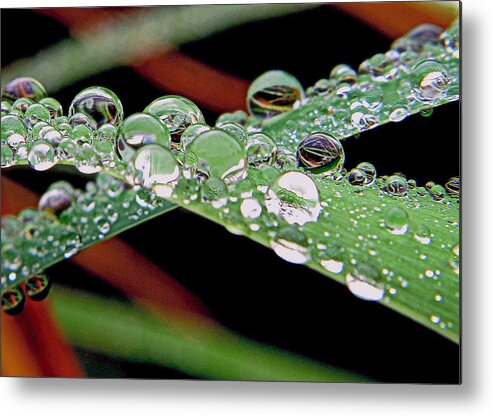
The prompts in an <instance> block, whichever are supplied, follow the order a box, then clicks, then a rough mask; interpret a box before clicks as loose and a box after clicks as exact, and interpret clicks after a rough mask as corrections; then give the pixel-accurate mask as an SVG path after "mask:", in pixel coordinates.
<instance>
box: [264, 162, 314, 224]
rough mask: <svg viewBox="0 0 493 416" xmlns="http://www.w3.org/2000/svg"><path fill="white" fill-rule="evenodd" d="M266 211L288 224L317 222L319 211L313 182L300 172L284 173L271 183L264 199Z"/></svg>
mask: <svg viewBox="0 0 493 416" xmlns="http://www.w3.org/2000/svg"><path fill="white" fill-rule="evenodd" d="M265 206H266V207H267V211H269V212H272V213H274V214H276V215H277V216H279V217H281V218H282V219H284V220H285V221H287V222H288V223H289V224H299V225H303V224H305V223H306V222H310V221H312V222H313V221H317V218H318V216H319V214H320V211H321V206H320V200H319V194H318V189H317V186H316V185H315V182H313V180H312V179H311V178H310V177H309V176H308V175H305V174H304V173H301V172H285V173H282V174H281V175H279V176H278V177H277V178H276V179H274V180H273V181H272V183H271V184H270V185H269V188H268V190H267V195H266V199H265Z"/></svg>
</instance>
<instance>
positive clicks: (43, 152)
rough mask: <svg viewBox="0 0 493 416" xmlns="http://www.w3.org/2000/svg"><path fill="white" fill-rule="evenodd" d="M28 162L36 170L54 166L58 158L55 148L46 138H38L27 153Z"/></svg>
mask: <svg viewBox="0 0 493 416" xmlns="http://www.w3.org/2000/svg"><path fill="white" fill-rule="evenodd" d="M27 160H28V162H29V164H30V165H31V166H32V167H33V168H34V169H36V170H47V169H50V168H52V167H53V166H55V164H56V163H57V161H58V158H57V157H56V155H55V149H54V148H53V146H52V145H51V144H50V143H48V142H47V141H46V140H38V141H36V142H35V143H34V145H33V147H31V150H30V151H29V154H28V155H27Z"/></svg>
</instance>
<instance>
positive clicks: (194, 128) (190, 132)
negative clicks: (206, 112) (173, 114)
mask: <svg viewBox="0 0 493 416" xmlns="http://www.w3.org/2000/svg"><path fill="white" fill-rule="evenodd" d="M210 129H211V127H210V126H208V125H207V124H203V123H197V124H192V125H191V126H189V127H187V128H186V130H185V131H184V132H183V134H182V135H181V140H180V149H181V150H182V151H183V152H184V151H185V150H187V147H188V145H189V144H190V143H192V141H194V140H195V138H196V137H197V136H198V135H199V134H201V133H204V132H205V131H207V130H210Z"/></svg>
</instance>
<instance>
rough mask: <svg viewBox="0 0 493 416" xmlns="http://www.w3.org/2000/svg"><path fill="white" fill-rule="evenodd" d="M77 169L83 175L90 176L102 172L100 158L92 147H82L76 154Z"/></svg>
mask: <svg viewBox="0 0 493 416" xmlns="http://www.w3.org/2000/svg"><path fill="white" fill-rule="evenodd" d="M75 167H76V168H77V170H78V171H79V172H81V173H85V174H86V175H90V174H93V173H97V172H99V171H100V170H101V165H100V163H99V157H98V155H97V153H96V151H95V150H94V149H92V148H90V147H81V148H79V149H77V152H76V154H75Z"/></svg>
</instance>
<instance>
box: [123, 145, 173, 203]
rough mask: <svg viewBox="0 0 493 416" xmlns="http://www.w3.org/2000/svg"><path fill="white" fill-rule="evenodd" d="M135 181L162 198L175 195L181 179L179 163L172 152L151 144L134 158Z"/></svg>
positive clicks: (138, 151) (136, 153) (142, 148)
mask: <svg viewBox="0 0 493 416" xmlns="http://www.w3.org/2000/svg"><path fill="white" fill-rule="evenodd" d="M132 167H133V172H132V173H133V181H134V183H135V184H138V185H141V186H142V187H143V188H145V189H149V190H151V191H152V192H154V193H155V194H156V195H157V196H159V197H161V198H168V197H170V196H171V194H172V193H173V189H174V187H175V186H176V184H177V182H178V179H179V177H180V168H179V166H178V161H177V160H176V158H175V157H174V155H173V153H172V152H171V150H169V149H166V148H164V147H162V146H159V145H157V144H149V145H147V146H144V147H141V148H140V149H139V150H137V151H136V152H135V154H134V156H133V158H132Z"/></svg>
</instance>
